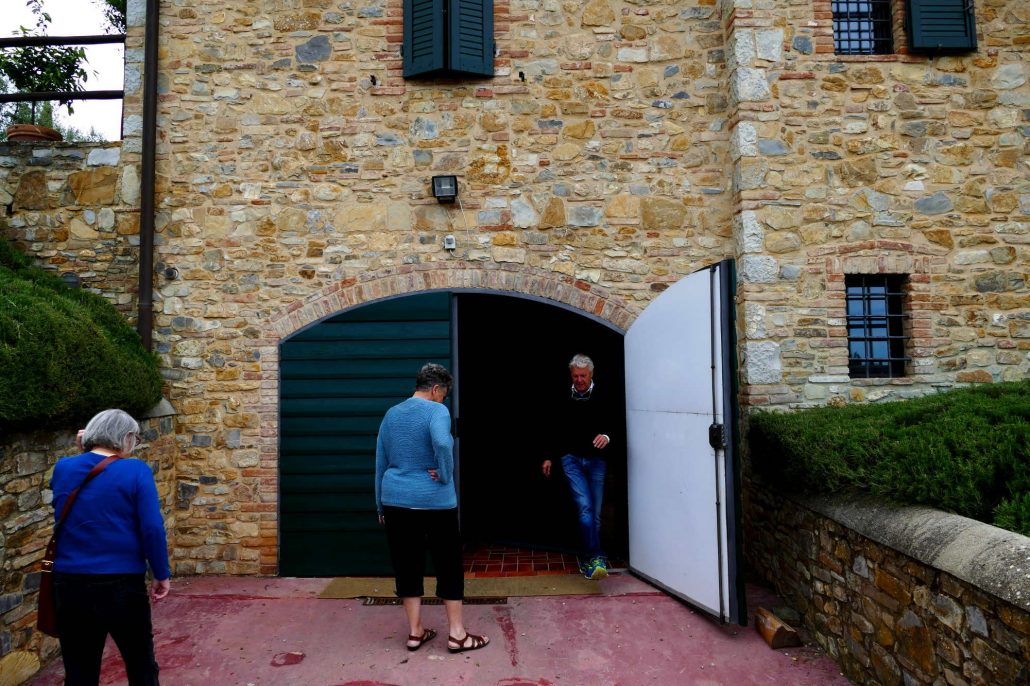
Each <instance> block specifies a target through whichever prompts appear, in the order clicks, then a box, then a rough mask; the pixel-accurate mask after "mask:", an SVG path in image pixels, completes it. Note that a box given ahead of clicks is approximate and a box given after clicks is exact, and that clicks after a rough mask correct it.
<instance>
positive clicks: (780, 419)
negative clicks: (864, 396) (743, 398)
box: [748, 381, 1030, 536]
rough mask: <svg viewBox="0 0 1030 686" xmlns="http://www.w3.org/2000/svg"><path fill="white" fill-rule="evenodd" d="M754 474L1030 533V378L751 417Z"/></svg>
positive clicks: (790, 485) (804, 489)
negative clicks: (874, 402) (848, 491)
mask: <svg viewBox="0 0 1030 686" xmlns="http://www.w3.org/2000/svg"><path fill="white" fill-rule="evenodd" d="M748 425H749V426H748V441H749V447H750V452H751V462H752V466H753V468H754V470H755V472H756V473H757V474H759V475H761V476H762V477H763V478H764V479H765V480H766V481H768V482H770V483H772V484H774V485H776V486H777V487H779V488H782V489H785V490H790V491H793V492H801V493H811V494H814V493H832V492H836V491H841V490H845V489H853V490H858V491H862V492H866V493H872V494H875V495H878V496H880V497H884V498H887V499H889V500H893V501H895V502H899V503H911V504H921V505H928V506H931V507H935V508H938V509H941V510H946V511H949V512H954V513H957V514H960V515H963V516H966V517H971V518H973V519H978V520H980V521H983V522H988V523H992V524H994V525H995V526H999V527H1002V528H1006V529H1009V530H1012V531H1016V532H1018V533H1021V534H1023V535H1027V536H1030V447H1028V446H1030V381H1022V382H1016V383H1004V384H988V385H981V386H976V387H973V388H964V389H959V390H954V391H949V392H947V393H940V394H937V395H932V396H927V397H925V398H918V399H914V400H904V401H898V402H890V403H884V404H882V405H851V406H847V407H843V408H833V407H821V408H815V409H811V410H799V411H796V412H788V413H777V412H763V411H759V412H753V413H751V415H750V416H749V418H748Z"/></svg>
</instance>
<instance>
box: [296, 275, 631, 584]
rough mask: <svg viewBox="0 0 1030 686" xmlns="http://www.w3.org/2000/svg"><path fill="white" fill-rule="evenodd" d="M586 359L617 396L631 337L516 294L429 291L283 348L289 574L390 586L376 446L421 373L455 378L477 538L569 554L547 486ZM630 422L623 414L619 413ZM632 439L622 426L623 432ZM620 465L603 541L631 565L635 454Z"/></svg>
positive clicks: (329, 322) (570, 540) (466, 521)
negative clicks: (630, 472)
mask: <svg viewBox="0 0 1030 686" xmlns="http://www.w3.org/2000/svg"><path fill="white" fill-rule="evenodd" d="M577 352H583V353H586V354H588V355H591V356H592V357H593V358H594V360H595V362H596V364H597V367H598V369H597V372H596V379H597V382H598V383H610V384H612V391H611V394H612V395H613V396H615V397H618V398H622V397H623V395H624V389H623V371H622V370H623V362H622V359H623V355H622V333H621V332H620V331H619V330H617V329H614V328H613V327H611V326H609V325H606V324H605V323H602V322H601V321H599V320H597V319H594V318H593V317H591V316H588V315H585V314H583V313H579V312H576V311H574V310H571V309H568V308H565V307H562V306H559V305H556V304H554V303H550V302H546V301H543V300H540V299H530V298H525V297H521V296H516V295H513V294H507V293H491V292H484V291H459V290H448V291H432V292H428V293H419V294H411V295H404V296H399V297H396V298H391V299H387V300H382V301H379V302H374V303H371V304H368V305H363V306H359V307H355V308H351V309H349V310H346V311H344V312H341V313H339V314H337V315H334V316H331V317H329V318H327V319H324V320H322V321H321V322H317V323H315V324H313V325H312V326H309V327H307V328H306V329H303V330H302V331H299V332H297V333H296V334H295V335H293V336H291V337H289V338H288V339H286V340H284V341H283V342H282V343H281V345H280V355H279V357H280V573H281V574H283V575H289V576H338V575H369V574H387V573H389V570H390V568H389V559H388V557H387V551H386V547H385V539H384V536H383V535H382V532H381V530H380V529H379V526H378V524H377V523H376V519H375V513H374V493H373V473H374V463H375V460H374V458H375V436H376V432H377V429H378V425H379V421H380V419H381V418H382V415H383V413H385V411H386V409H388V408H389V407H390V406H391V405H393V404H395V403H397V402H400V401H401V400H403V399H404V398H406V397H407V396H408V395H410V394H411V391H412V384H413V381H414V376H415V373H416V372H417V371H418V369H419V367H420V366H421V365H422V364H424V363H425V362H428V361H432V362H438V363H441V364H445V365H447V366H448V367H449V368H450V369H451V370H452V372H453V373H454V374H455V392H454V394H453V396H452V398H451V399H450V400H449V402H450V404H451V410H452V416H453V417H454V419H455V434H456V437H457V443H456V465H457V484H458V489H459V507H460V508H461V517H462V527H463V532H464V535H465V537H466V539H467V540H469V541H473V542H479V543H508V544H517V545H520V546H523V547H536V548H545V549H557V550H569V551H573V550H574V549H575V547H576V545H577V541H578V533H577V530H576V527H575V518H574V515H573V513H572V511H571V505H570V503H569V497H568V494H567V488H566V485H565V482H564V479H563V477H562V476H561V475H560V473H555V474H552V476H551V478H550V479H545V478H544V477H543V475H542V474H541V473H540V465H541V463H542V462H543V460H544V459H546V458H548V457H550V458H551V459H555V460H556V459H557V458H558V457H560V455H555V454H553V453H554V448H553V447H552V444H553V441H552V437H553V435H554V432H555V431H560V422H558V423H556V421H555V420H556V417H555V415H554V412H553V409H552V408H553V404H554V403H555V401H556V400H557V399H558V398H560V397H562V396H561V394H562V393H563V392H566V391H567V386H568V383H569V380H568V368H567V364H568V360H569V359H570V358H571V357H572V355H574V354H575V353H577ZM620 414H621V413H620ZM613 432H614V433H617V434H621V433H623V430H622V427H619V428H618V429H613ZM617 450H619V451H620V453H619V454H618V455H617V456H613V457H614V459H613V464H614V465H615V468H614V469H613V471H612V475H611V476H610V477H609V480H608V481H609V484H608V486H609V487H608V493H607V494H606V500H607V506H606V508H605V519H606V521H605V527H604V530H605V532H606V534H605V535H606V538H607V540H606V541H605V543H606V545H607V546H608V550H609V551H610V552H611V553H612V554H614V555H622V556H624V555H625V554H626V550H627V533H626V532H627V524H626V495H625V494H626V481H625V444H624V442H620V443H619V444H618V448H617Z"/></svg>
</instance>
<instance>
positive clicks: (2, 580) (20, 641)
mask: <svg viewBox="0 0 1030 686" xmlns="http://www.w3.org/2000/svg"><path fill="white" fill-rule="evenodd" d="M140 427H141V428H142V429H143V433H142V439H143V441H144V444H143V445H142V446H141V448H140V450H139V451H138V453H137V456H138V457H139V458H140V459H142V460H145V461H146V462H147V463H148V464H149V465H150V466H151V468H152V469H153V470H154V478H155V480H156V482H157V491H158V496H159V497H160V498H161V502H162V510H163V512H164V514H165V521H166V526H167V527H168V529H169V545H172V543H173V540H174V539H173V538H172V534H171V532H172V531H173V530H174V518H173V515H172V512H173V508H172V505H173V500H174V496H175V490H174V489H175V462H176V459H177V457H178V448H177V446H176V442H175V426H174V422H173V420H172V418H171V417H162V418H154V419H144V420H142V421H141V422H140ZM77 452H78V451H77V450H76V449H75V432H68V431H62V432H56V433H53V434H43V433H34V434H19V435H6V436H3V437H2V438H0V686H12V685H14V684H20V683H22V681H24V680H25V679H27V678H28V677H29V676H31V675H32V674H34V673H35V672H36V671H38V670H39V668H40V666H41V665H42V664H45V663H46V662H47V661H48V660H50V659H51V658H53V657H54V656H55V655H56V654H57V651H58V650H59V645H58V641H57V639H55V638H51V637H49V636H46V635H44V634H42V633H41V632H39V631H36V629H35V627H36V602H37V599H36V595H37V594H36V592H37V590H38V589H39V562H40V560H42V559H43V553H44V551H45V549H46V545H47V542H48V541H49V540H50V535H51V533H52V532H53V521H54V520H53V517H54V511H53V508H52V507H51V505H50V503H51V500H52V498H53V494H52V493H51V492H50V490H49V488H48V486H49V483H50V477H51V474H52V473H53V468H54V463H55V462H56V461H57V460H58V459H60V458H61V457H63V456H66V455H74V454H76V453H77Z"/></svg>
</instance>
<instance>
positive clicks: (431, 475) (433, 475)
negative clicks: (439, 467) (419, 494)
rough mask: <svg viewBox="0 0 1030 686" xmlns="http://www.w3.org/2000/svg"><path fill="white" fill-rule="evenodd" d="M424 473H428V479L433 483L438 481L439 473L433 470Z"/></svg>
mask: <svg viewBox="0 0 1030 686" xmlns="http://www.w3.org/2000/svg"><path fill="white" fill-rule="evenodd" d="M426 471H427V472H429V478H430V479H432V480H433V481H439V480H440V472H438V471H436V470H435V469H427V470H426Z"/></svg>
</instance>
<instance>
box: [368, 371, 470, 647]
mask: <svg viewBox="0 0 1030 686" xmlns="http://www.w3.org/2000/svg"><path fill="white" fill-rule="evenodd" d="M452 385H453V378H452V377H451V373H450V372H448V371H447V369H445V368H444V367H442V366H440V365H438V364H427V365H425V366H423V367H422V369H421V370H419V373H418V376H417V377H416V378H415V393H414V395H412V396H411V397H410V398H408V399H407V400H405V401H404V402H402V403H400V404H399V405H394V406H393V407H391V408H390V409H389V410H387V412H386V416H385V417H383V423H382V424H381V425H380V426H379V438H378V440H377V441H376V482H375V490H376V509H377V510H378V511H379V522H380V523H381V524H385V525H386V538H387V542H388V544H389V546H390V558H391V561H392V562H393V569H394V575H395V577H396V580H397V588H396V593H397V596H398V597H399V598H401V599H402V601H403V603H404V612H405V614H406V615H407V618H408V626H409V632H408V643H407V647H408V650H418V649H419V648H421V647H422V644H423V643H426V642H427V641H430V640H432V638H433V637H434V636H436V632H435V631H434V630H433V629H427V628H425V627H424V626H422V595H423V593H424V592H425V589H424V587H423V577H424V576H425V563H426V550H428V551H429V554H430V555H432V558H433V566H434V567H435V568H436V595H437V596H438V597H439V598H441V599H442V600H443V602H444V607H445V608H446V610H447V624H448V629H449V632H448V638H447V649H448V650H449V651H450V652H452V653H461V652H464V651H466V650H476V649H477V648H482V647H483V646H485V645H486V644H487V643H489V642H490V639H488V638H486V637H485V636H476V635H475V634H470V633H468V631H466V629H465V624H464V622H463V620H462V601H463V600H464V597H465V593H464V591H465V579H464V575H463V572H462V560H461V532H460V531H459V529H458V498H457V494H456V493H455V491H454V439H453V438H452V437H451V415H450V413H449V412H448V411H447V407H446V406H445V405H444V404H443V401H444V399H445V398H446V397H447V394H448V393H449V392H450V390H451V386H452Z"/></svg>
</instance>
